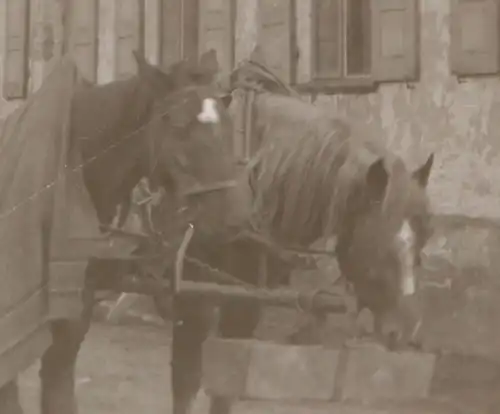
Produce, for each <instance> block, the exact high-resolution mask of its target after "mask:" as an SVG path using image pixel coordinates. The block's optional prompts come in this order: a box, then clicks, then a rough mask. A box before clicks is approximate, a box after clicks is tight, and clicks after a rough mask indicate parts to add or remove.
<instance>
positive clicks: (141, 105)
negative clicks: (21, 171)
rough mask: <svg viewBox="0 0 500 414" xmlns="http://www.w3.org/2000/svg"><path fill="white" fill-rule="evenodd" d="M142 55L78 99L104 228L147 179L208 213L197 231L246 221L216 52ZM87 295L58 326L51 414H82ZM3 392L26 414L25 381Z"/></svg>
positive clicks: (45, 366)
mask: <svg viewBox="0 0 500 414" xmlns="http://www.w3.org/2000/svg"><path fill="white" fill-rule="evenodd" d="M136 59H137V61H138V67H139V70H138V74H137V75H136V76H133V77H131V78H129V79H127V80H120V81H115V82H111V83H109V84H106V85H99V86H97V85H96V86H94V85H85V86H83V87H81V88H79V89H77V90H76V92H75V93H74V95H73V98H72V108H71V109H72V110H71V132H70V137H69V139H70V141H71V143H78V145H79V148H80V152H81V155H82V158H83V160H84V162H85V164H84V165H85V166H84V169H83V178H84V182H85V185H86V188H87V190H88V193H89V195H90V198H91V200H92V202H93V204H94V207H95V211H96V213H97V217H98V219H99V222H100V224H101V225H102V228H105V227H107V226H108V225H109V224H110V223H111V221H112V219H113V216H114V215H115V214H116V211H117V207H118V206H119V205H120V204H122V203H127V198H128V196H129V194H130V193H131V191H132V189H133V187H134V186H135V185H136V184H137V183H138V181H139V180H140V179H141V178H142V177H147V178H150V179H151V181H153V182H155V183H157V184H158V185H161V186H163V187H164V189H165V191H166V192H167V194H169V195H171V196H172V197H171V200H173V201H174V202H175V205H176V206H177V210H178V211H182V216H179V217H178V219H179V220H181V224H182V223H183V225H184V226H187V225H188V223H191V222H192V223H194V224H195V225H197V222H198V218H199V217H201V215H202V214H203V215H204V216H203V225H200V226H197V229H198V232H201V234H203V235H204V236H206V237H207V238H208V237H209V236H210V232H212V231H213V232H214V233H216V232H217V233H221V231H222V229H223V228H228V229H231V228H233V227H234V228H239V227H241V226H242V225H243V224H242V222H243V221H246V220H247V219H248V206H249V203H248V197H249V189H248V188H247V189H245V188H244V187H241V186H238V187H235V186H233V185H232V184H230V183H231V180H233V179H234V178H236V176H237V170H236V165H235V164H234V162H233V157H232V155H231V154H230V152H229V151H228V150H227V145H226V142H227V141H228V140H229V139H230V138H231V137H230V133H231V131H232V129H231V128H230V127H228V126H227V123H228V122H229V123H230V118H229V116H228V115H227V113H226V107H225V106H224V103H223V102H222V100H221V99H220V98H219V95H218V92H217V90H216V89H215V88H214V87H212V86H211V83H212V80H213V79H212V78H213V76H214V75H215V74H216V73H217V67H218V65H217V58H216V55H215V53H214V52H213V51H211V52H208V53H207V54H205V55H204V56H202V57H201V58H200V61H199V62H195V63H189V62H179V63H178V64H176V65H174V66H173V67H171V68H170V70H169V71H168V72H165V73H164V72H162V71H161V70H159V69H158V68H156V67H154V66H151V65H149V64H148V63H147V62H146V61H145V60H144V59H143V58H140V57H139V56H137V55H136ZM228 134H229V135H228ZM216 183H228V184H226V185H221V186H220V189H219V191H211V192H203V191H202V192H199V193H198V195H197V196H196V198H195V199H191V198H189V197H187V196H186V195H185V194H186V193H187V192H189V190H190V189H192V188H193V187H195V188H198V187H201V188H203V186H211V185H213V184H216ZM245 197H247V199H245ZM238 199H239V200H238ZM238 206H240V208H238ZM204 213H206V214H204ZM101 265H102V263H101V261H100V260H99V259H98V258H95V259H91V260H90V262H89V265H88V267H87V271H86V274H87V278H88V279H90V278H92V277H93V278H96V277H105V273H104V274H103V267H102V266H101ZM105 269H106V267H104V272H105ZM84 301H85V311H84V314H83V315H82V318H81V319H80V320H56V321H53V323H52V325H51V329H52V339H53V342H52V344H51V346H50V347H49V348H48V350H47V351H46V353H45V354H44V356H43V358H42V361H41V370H40V378H41V383H42V391H41V412H42V413H43V414H74V413H76V411H77V408H76V401H75V393H74V391H75V390H74V386H75V383H74V375H75V362H76V359H77V355H78V352H79V349H80V345H81V343H82V341H83V340H84V337H85V334H86V333H87V331H88V329H89V325H90V316H91V307H92V303H93V299H92V292H91V291H90V289H87V290H86V292H85V295H84ZM3 391H5V392H3ZM1 394H2V395H1V398H0V411H1V412H2V413H6V414H10V413H16V414H17V413H19V412H21V408H20V406H19V404H18V402H17V401H15V400H16V398H17V386H16V384H15V382H11V383H9V384H7V385H6V387H5V390H2V393H1ZM3 397H5V398H6V399H7V401H6V400H5V399H4V398H3Z"/></svg>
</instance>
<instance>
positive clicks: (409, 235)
mask: <svg viewBox="0 0 500 414" xmlns="http://www.w3.org/2000/svg"><path fill="white" fill-rule="evenodd" d="M398 239H399V240H400V241H401V242H403V243H404V244H405V245H407V246H409V247H412V246H413V244H414V243H415V232H414V231H413V228H412V227H411V225H410V222H409V221H408V220H405V221H403V224H402V225H401V227H400V228H399V231H398Z"/></svg>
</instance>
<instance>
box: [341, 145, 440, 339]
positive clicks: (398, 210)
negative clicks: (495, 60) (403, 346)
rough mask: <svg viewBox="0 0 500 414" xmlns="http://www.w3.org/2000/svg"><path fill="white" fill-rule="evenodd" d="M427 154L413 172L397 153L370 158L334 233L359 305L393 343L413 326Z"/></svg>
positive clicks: (425, 226) (425, 235)
mask: <svg viewBox="0 0 500 414" xmlns="http://www.w3.org/2000/svg"><path fill="white" fill-rule="evenodd" d="M433 159H434V157H433V155H432V154H431V155H430V156H429V158H428V159H427V161H426V162H425V163H424V164H423V165H422V166H421V167H419V168H418V169H416V170H415V171H413V172H411V171H408V170H407V169H406V167H405V166H404V164H403V163H402V161H401V160H399V159H396V160H392V161H390V160H388V158H387V157H382V158H379V159H377V160H375V161H373V162H372V163H371V165H369V166H368V168H367V169H366V170H365V174H364V177H363V179H361V183H360V185H359V187H358V188H357V190H356V191H355V192H354V196H353V198H352V199H351V203H350V212H349V213H348V214H346V217H345V219H344V225H343V226H342V230H341V232H340V233H339V236H338V246H337V253H338V260H339V265H340V268H341V270H342V272H343V273H344V274H345V275H346V276H347V278H348V279H349V280H350V281H351V282H352V284H353V287H354V290H355V293H356V296H357V299H358V304H359V310H361V309H362V308H364V307H366V308H368V309H370V310H371V311H372V313H373V315H374V318H375V328H376V331H377V332H378V333H379V334H380V335H382V337H383V338H384V339H386V340H389V341H390V342H391V343H392V344H393V345H395V344H396V343H397V342H399V343H401V341H411V340H413V336H414V335H415V334H416V332H417V330H418V328H419V322H420V317H421V315H420V311H419V309H418V308H417V307H416V305H417V304H418V302H417V300H416V296H415V295H416V293H417V289H418V276H417V274H418V271H419V268H420V264H421V252H422V249H423V247H424V246H425V244H426V242H427V240H428V239H429V237H430V235H431V214H430V207H429V200H428V195H427V192H426V187H427V183H428V180H429V175H430V172H431V168H432V164H433ZM396 340H397V342H395V341H396Z"/></svg>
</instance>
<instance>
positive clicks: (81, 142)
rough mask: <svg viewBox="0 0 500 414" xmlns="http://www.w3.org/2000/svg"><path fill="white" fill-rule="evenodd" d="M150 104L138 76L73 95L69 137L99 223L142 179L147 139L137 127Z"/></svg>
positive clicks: (141, 123) (147, 114)
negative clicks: (77, 150) (78, 154)
mask: <svg viewBox="0 0 500 414" xmlns="http://www.w3.org/2000/svg"><path fill="white" fill-rule="evenodd" d="M151 105H152V99H151V98H150V97H149V96H148V95H147V94H146V93H145V91H144V88H143V87H142V84H141V82H140V79H139V78H138V77H132V78H129V79H126V80H120V81H114V82H111V83H108V84H106V85H99V86H90V87H86V88H83V89H81V90H80V91H78V93H77V94H76V95H75V99H74V102H73V112H72V138H73V139H76V141H77V142H78V146H79V148H80V151H81V154H82V158H83V162H84V164H86V165H85V167H84V168H83V175H84V180H85V183H86V186H87V189H88V191H89V193H90V196H91V199H92V201H93V202H94V207H95V208H96V210H97V214H98V217H99V220H100V221H101V222H107V221H108V220H109V218H110V217H112V216H113V215H114V211H115V209H116V205H117V204H119V203H121V202H122V201H123V200H124V199H125V198H126V197H127V195H128V194H129V192H130V191H131V190H132V188H133V187H134V186H135V185H136V184H137V182H138V181H139V179H140V178H141V175H142V172H141V168H140V167H141V166H140V165H139V160H140V157H141V156H142V155H141V154H146V152H145V149H144V145H145V144H144V143H145V142H146V140H144V139H143V137H142V136H141V135H143V132H142V131H140V128H141V127H142V126H143V125H144V124H145V123H146V122H147V120H148V117H149V114H150V109H151Z"/></svg>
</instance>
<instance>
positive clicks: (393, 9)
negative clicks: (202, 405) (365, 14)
mask: <svg viewBox="0 0 500 414" xmlns="http://www.w3.org/2000/svg"><path fill="white" fill-rule="evenodd" d="M371 8H372V30H373V44H372V65H373V67H372V74H373V77H374V79H375V80H377V81H381V82H383V81H386V82H393V81H411V80H416V79H417V78H418V72H419V41H418V39H419V38H418V31H417V30H418V27H417V26H418V25H417V22H418V13H419V10H418V0H372V2H371Z"/></svg>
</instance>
